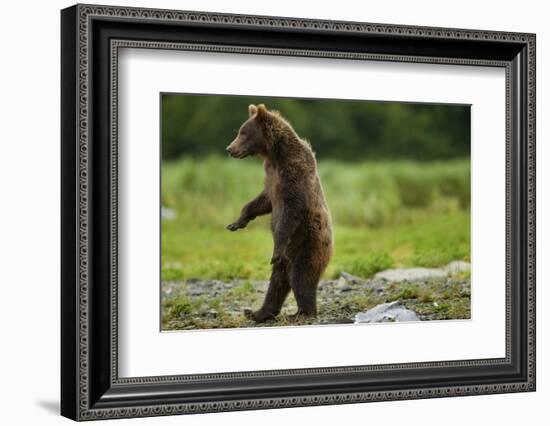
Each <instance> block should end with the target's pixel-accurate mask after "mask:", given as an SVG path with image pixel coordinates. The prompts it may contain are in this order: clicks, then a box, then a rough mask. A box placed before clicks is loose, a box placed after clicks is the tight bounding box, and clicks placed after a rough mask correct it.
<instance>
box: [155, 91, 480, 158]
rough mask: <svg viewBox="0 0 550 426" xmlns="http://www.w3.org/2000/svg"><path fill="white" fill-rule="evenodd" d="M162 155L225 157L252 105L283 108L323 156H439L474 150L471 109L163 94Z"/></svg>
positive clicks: (297, 130)
mask: <svg viewBox="0 0 550 426" xmlns="http://www.w3.org/2000/svg"><path fill="white" fill-rule="evenodd" d="M161 102H162V113H161V119H162V157H163V159H164V160H172V159H175V158H178V157H180V156H183V155H186V156H192V157H201V156H206V155H211V154H220V155H224V154H225V151H224V149H225V147H226V146H227V145H228V144H229V143H230V142H231V141H232V140H233V139H234V137H235V136H236V134H237V131H238V129H239V127H240V125H241V124H242V123H243V122H244V121H245V120H246V119H247V117H248V111H247V107H248V105H249V104H259V103H264V104H265V105H266V106H267V108H268V109H276V110H279V111H280V112H281V113H282V115H283V116H284V117H286V118H287V119H288V120H289V121H290V123H291V124H292V126H293V127H294V129H295V130H296V132H297V133H298V135H299V136H300V137H302V138H305V139H307V140H309V141H310V143H311V144H312V146H313V149H314V150H315V152H316V154H317V158H318V159H328V158H330V159H338V160H344V161H354V160H362V161H364V160H379V159H410V160H420V161H425V160H441V159H450V158H466V157H469V155H470V107H469V106H465V105H441V104H417V103H403V102H373V101H349V100H348V101H344V100H319V99H315V100H309V99H289V98H271V97H251V96H213V95H181V94H163V95H162V101H161Z"/></svg>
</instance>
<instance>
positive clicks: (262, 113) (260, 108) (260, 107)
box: [256, 104, 267, 119]
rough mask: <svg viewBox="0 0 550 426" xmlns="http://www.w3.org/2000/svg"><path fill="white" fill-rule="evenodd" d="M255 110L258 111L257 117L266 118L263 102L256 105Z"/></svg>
mask: <svg viewBox="0 0 550 426" xmlns="http://www.w3.org/2000/svg"><path fill="white" fill-rule="evenodd" d="M256 110H257V113H258V118H260V119H264V118H267V108H266V107H265V105H264V104H260V105H258V108H256Z"/></svg>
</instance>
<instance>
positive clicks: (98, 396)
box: [62, 5, 535, 420]
mask: <svg viewBox="0 0 550 426" xmlns="http://www.w3.org/2000/svg"><path fill="white" fill-rule="evenodd" d="M63 13H64V19H65V20H66V21H65V22H66V23H65V28H66V31H65V32H64V33H63V37H64V40H63V41H62V42H64V43H66V44H63V45H62V46H63V51H64V53H65V55H66V57H67V58H68V59H70V60H74V63H71V64H67V65H64V67H65V69H66V73H71V74H73V77H74V82H73V83H74V87H72V89H65V90H66V92H68V94H69V95H70V94H72V93H73V92H72V91H74V93H75V94H76V95H77V96H76V106H75V103H74V101H73V102H72V103H71V105H64V106H63V111H64V113H65V114H69V112H67V111H66V108H73V109H75V110H76V111H75V112H74V119H75V123H73V124H75V129H74V132H70V131H69V130H67V132H68V136H67V137H65V139H64V141H63V146H64V147H67V146H68V145H70V144H71V145H74V146H73V147H72V149H73V150H74V154H75V156H74V157H73V158H67V159H65V158H64V159H63V164H64V167H65V168H66V171H68V174H70V175H71V176H74V180H75V181H74V182H73V185H74V188H73V187H70V188H67V187H64V189H67V190H74V193H73V194H72V195H73V197H74V199H73V198H72V197H70V196H66V197H65V201H64V202H65V203H66V205H67V207H65V206H64V207H63V209H64V211H65V210H70V209H72V210H70V211H73V210H74V213H75V223H74V230H73V229H72V228H70V229H67V230H66V232H67V233H68V234H69V237H72V238H74V239H75V242H73V244H74V247H73V246H71V247H69V248H67V252H65V251H63V261H64V264H67V263H68V262H75V264H74V265H72V267H73V268H74V272H75V276H74V277H69V278H64V281H63V291H67V292H69V291H72V292H74V294H72V297H71V300H73V298H74V302H75V305H74V306H72V307H70V308H69V307H67V305H68V303H67V301H66V300H62V305H63V306H62V309H63V312H62V314H63V322H64V323H65V322H68V321H72V324H71V326H72V327H75V329H74V330H72V329H70V328H69V329H67V326H66V325H65V324H63V325H62V326H63V330H62V331H63V332H64V333H62V334H63V336H62V337H63V343H62V344H63V346H64V347H63V353H64V356H65V357H67V358H71V359H72V358H74V359H72V363H71V364H70V366H66V365H63V369H64V374H65V376H64V377H63V376H62V384H63V386H64V389H65V390H63V389H62V413H63V414H64V415H66V416H68V417H71V418H73V419H77V420H91V419H101V418H113V417H138V416H151V415H170V414H184V413H199V412H201V413H203V412H213V411H229V410H246V409H261V408H276V407H291V406H308V405H325V404H341V403H352V402H366V401H381V400H399V399H416V398H433V397H442V396H460V395H474V394H487V393H503V392H517V391H533V390H534V389H535V36H534V35H533V34H519V33H510V32H506V33H504V32H495V31H478V30H464V29H447V28H426V27H410V26H401V25H384V24H368V23H356V22H336V21H323V20H307V19H294V18H276V17H263V16H244V15H228V14H212V13H202V12H183V11H167V10H156V9H136V8H121V7H103V6H89V5H77V6H74V7H73V8H70V9H66V10H65V11H64V12H63ZM95 20H105V21H110V22H130V21H131V22H139V23H140V24H143V25H146V24H152V25H155V24H166V23H170V24H178V25H191V26H194V27H196V26H199V27H200V26H201V25H210V26H212V25H214V26H224V27H227V28H232V27H235V28H255V29H258V28H259V29H274V30H278V31H279V30H280V31H286V30H288V31H291V32H294V33H296V32H298V33H299V32H307V31H315V32H317V33H326V34H329V35H330V34H356V35H361V36H363V35H372V36H377V37H386V38H389V39H391V38H393V37H409V38H412V39H414V40H431V39H434V40H447V41H450V42H458V43H460V42H480V43H505V44H506V45H515V46H517V47H518V49H523V50H524V53H523V56H522V58H521V60H520V63H519V64H518V62H517V61H516V62H514V60H513V58H511V59H484V58H461V57H443V56H435V55H433V56H426V55H424V56H414V55H403V54H393V53H365V52H345V51H336V50H333V51H327V50H316V49H297V48H280V47H254V46H242V45H240V46H234V45H216V44H212V43H190V42H186V43H183V42H177V41H150V40H149V41H146V40H139V39H135V40H133V39H131V38H130V39H127V38H125V39H117V38H112V39H109V55H110V63H109V64H107V65H108V67H109V71H110V76H109V81H108V89H109V90H110V95H109V96H110V104H109V106H110V110H109V117H110V126H109V134H110V141H111V143H110V150H109V156H110V165H109V169H110V175H109V176H110V179H109V185H110V191H109V205H110V210H109V214H110V223H109V228H110V238H109V242H108V243H109V256H110V264H109V271H110V272H109V276H110V280H109V286H110V293H109V295H110V298H109V303H110V305H109V308H110V309H109V311H110V314H109V318H103V319H102V321H103V322H104V323H105V324H107V323H108V324H109V330H108V335H109V345H110V359H109V362H108V363H107V362H106V361H105V360H103V361H102V362H101V363H100V367H95V364H94V365H92V363H91V360H90V358H91V357H92V356H93V357H95V356H96V355H92V351H93V348H92V347H91V346H90V344H91V341H93V340H94V339H98V340H102V337H99V338H98V337H96V336H97V335H96V334H94V331H93V330H91V328H92V327H95V325H94V324H95V322H94V321H95V318H96V316H97V315H96V314H95V313H94V314H93V315H90V313H91V308H90V306H91V296H90V290H91V286H92V282H91V277H92V276H93V273H92V271H91V270H92V264H91V262H93V261H94V257H93V256H92V252H93V250H92V248H91V245H92V242H93V240H94V236H93V235H92V233H91V232H92V231H91V228H92V226H91V224H92V220H93V217H92V215H94V214H95V213H94V212H95V211H96V210H95V209H96V208H98V207H95V205H94V204H93V203H94V193H93V191H94V186H95V184H94V182H95V181H94V178H93V177H92V175H93V170H92V169H91V164H92V163H91V161H90V158H91V157H93V154H92V148H91V146H90V144H91V141H92V139H93V137H94V135H93V131H92V130H91V127H92V125H91V121H90V117H91V114H92V109H93V108H94V105H93V104H92V102H93V96H94V90H97V89H96V88H94V86H93V79H92V76H91V73H92V64H91V63H92V56H93V52H92V51H91V50H93V49H97V47H94V45H93V43H92V40H93V35H92V34H91V32H92V24H93V22H94V21H95ZM71 37H73V38H74V40H73V41H72V43H74V44H71V41H70V40H69V39H70V38H71ZM124 47H132V48H155V49H179V50H181V49H183V50H198V51H218V52H219V51H221V52H228V53H239V54H247V53H248V54H250V53H254V54H264V55H297V56H315V57H326V58H338V59H362V60H374V61H380V60H383V61H397V62H419V63H421V62H424V63H445V64H456V65H482V66H496V67H504V68H505V69H506V87H507V92H506V115H507V117H506V123H507V129H506V138H507V141H506V146H507V153H506V163H507V164H506V176H507V178H506V203H507V211H506V228H507V229H506V244H507V247H506V253H507V255H506V281H507V283H506V357H505V358H504V359H484V360H467V361H451V362H435V363H415V364H394V365H382V366H362V367H327V368H321V369H302V370H275V371H267V372H265V371H262V372H246V373H221V374H213V375H193V376H162V377H145V378H125V379H121V378H119V377H118V374H117V371H118V369H117V350H116V347H117V340H118V337H117V333H118V331H117V255H118V253H117V228H118V226H117V209H116V204H117V191H118V189H117V167H116V165H117V155H118V153H117V143H116V141H117V126H116V119H117V84H118V81H117V69H118V49H119V48H124ZM69 62H72V61H69ZM522 64H523V65H522ZM520 66H523V67H524V68H525V70H526V74H525V78H524V79H519V78H516V79H514V78H513V75H515V74H517V72H518V70H517V68H518V67H520ZM517 80H521V81H517ZM522 85H524V86H525V87H520V86H522ZM98 86H99V85H98ZM71 90H72V91H71ZM101 90H104V88H102V89H101ZM518 92H522V94H523V95H522V97H520V98H521V99H519V102H520V104H519V105H518V104H514V102H513V101H514V99H516V98H518ZM69 99H71V97H70V96H67V100H65V98H64V97H63V100H64V104H67V103H69V102H70V101H69ZM521 103H524V104H525V105H522V104H521ZM518 108H519V110H520V112H519V113H520V115H524V117H523V119H522V123H523V124H524V125H525V133H526V140H525V141H523V143H524V145H525V146H524V147H523V148H524V150H525V158H524V159H521V158H518V153H517V152H513V149H512V139H513V138H514V137H515V136H514V135H515V134H516V133H517V132H518V131H520V130H519V129H517V128H513V126H512V115H513V114H514V113H515V114H517V113H518V111H517V109H518ZM64 130H66V129H64ZM69 154H70V153H68V154H67V157H70V155H69ZM75 159H76V160H75ZM518 161H524V162H525V164H524V167H525V176H524V181H523V180H522V176H516V174H520V173H519V172H518V171H517V167H518V166H516V165H515V162H518ZM69 162H75V164H73V163H71V166H68V165H67V164H69ZM520 168H521V166H520ZM64 174H65V171H64ZM514 182H516V183H517V185H518V188H519V191H520V192H522V191H523V192H522V194H520V195H521V196H522V197H523V198H522V197H521V196H520V197H519V198H518V199H514V194H513V190H514V189H513V184H514ZM96 198H97V196H96ZM519 199H521V200H523V201H524V202H525V216H526V217H525V219H524V220H525V222H524V225H525V232H526V234H525V235H523V234H522V235H521V236H520V237H521V238H522V240H523V239H524V240H525V242H526V244H525V258H526V259H525V265H524V266H523V267H525V271H524V274H523V275H521V274H520V275H518V276H514V271H513V265H512V264H511V257H512V249H513V247H512V241H513V239H514V238H517V236H516V237H514V235H515V234H514V232H516V231H514V230H513V229H512V227H513V226H516V227H518V226H520V225H518V224H517V223H515V222H514V221H513V217H512V213H511V212H512V207H513V205H514V202H517V201H518V200H519ZM96 203H97V201H96ZM69 204H70V205H71V206H72V207H69V206H68V205H69ZM516 219H517V218H516ZM516 222H517V220H516ZM64 226H65V225H64ZM67 228H69V227H67ZM72 231H74V232H72ZM65 235H66V234H65ZM62 237H63V236H62ZM62 239H63V242H64V244H65V246H66V247H67V243H65V239H64V238H62ZM518 277H519V279H522V278H523V277H525V283H524V286H525V287H524V288H523V289H522V291H521V295H522V297H524V298H525V300H524V301H523V303H524V305H525V308H526V311H525V321H526V326H525V330H523V331H524V332H525V335H524V336H523V337H524V340H525V347H524V349H525V356H526V359H525V364H524V365H521V366H520V367H521V369H522V373H521V374H520V375H518V377H519V378H520V379H519V380H515V381H510V382H504V383H499V384H495V383H496V382H495V383H484V384H481V383H480V384H475V385H452V386H434V387H426V388H407V387H401V388H398V389H395V390H378V391H354V392H338V393H333V392H332V393H317V394H312V395H299V396H294V395H289V396H280V395H276V396H275V395H274V396H273V397H269V398H232V399H227V400H223V399H218V400H213V401H202V402H172V401H168V400H166V401H164V402H162V401H161V402H156V403H147V402H140V401H138V402H137V403H136V400H135V399H132V398H126V399H124V398H122V399H119V400H118V401H117V398H118V397H119V394H118V393H117V392H120V393H122V394H124V392H123V389H124V388H125V387H128V386H152V387H154V386H160V385H170V384H171V383H178V384H179V383H183V382H189V383H195V382H200V381H215V380H227V379H237V378H238V379H243V378H265V377H278V376H302V377H303V376H304V375H308V374H316V375H321V376H326V375H329V376H330V375H331V374H336V373H337V374H345V373H358V372H372V371H388V370H394V371H395V370H406V369H411V368H413V369H426V368H428V369H429V368H439V369H444V368H450V367H474V366H490V365H495V366H496V365H498V366H503V365H512V364H513V362H512V361H513V360H512V340H513V339H514V338H515V337H514V335H513V333H514V330H513V327H514V323H513V321H514V320H516V318H513V315H514V312H513V310H512V298H513V297H517V296H518V294H517V289H516V290H514V289H513V288H512V281H513V280H514V279H518ZM514 292H515V293H514ZM513 293H514V294H513ZM102 300H103V299H102ZM516 315H517V314H516ZM69 331H75V333H76V335H71V336H69V334H71V333H69ZM516 331H517V330H516ZM522 350H523V346H522ZM75 353H76V354H77V356H76V357H74V354H75ZM107 364H108V366H107ZM106 366H107V371H108V375H107V376H108V378H107V377H103V378H102V379H101V380H100V381H99V382H100V383H99V384H92V382H93V380H94V379H93V377H92V375H94V374H100V375H101V376H104V375H105V372H104V367H106ZM69 369H70V371H69ZM105 389H109V392H111V390H113V395H114V396H112V397H111V396H109V392H106V391H105ZM71 392H73V393H74V394H75V396H74V398H73V397H70V396H69V393H71ZM102 395H104V396H107V398H104V396H102Z"/></svg>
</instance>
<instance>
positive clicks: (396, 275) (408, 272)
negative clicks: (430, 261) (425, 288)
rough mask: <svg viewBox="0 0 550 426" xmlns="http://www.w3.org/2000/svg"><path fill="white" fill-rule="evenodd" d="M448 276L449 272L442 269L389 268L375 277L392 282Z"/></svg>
mask: <svg viewBox="0 0 550 426" xmlns="http://www.w3.org/2000/svg"><path fill="white" fill-rule="evenodd" d="M446 277H447V272H446V271H444V270H442V269H431V268H403V269H388V270H386V271H382V272H378V273H377V274H376V275H375V276H374V278H376V279H383V280H386V281H392V282H401V281H409V282H412V281H425V280H430V279H443V278H446Z"/></svg>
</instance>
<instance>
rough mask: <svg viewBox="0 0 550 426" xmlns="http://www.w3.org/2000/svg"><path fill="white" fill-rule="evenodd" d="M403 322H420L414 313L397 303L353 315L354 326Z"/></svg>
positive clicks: (381, 305) (378, 306)
mask: <svg viewBox="0 0 550 426" xmlns="http://www.w3.org/2000/svg"><path fill="white" fill-rule="evenodd" d="M405 321H420V318H418V316H417V315H416V313H415V312H414V311H411V310H410V309H407V308H405V307H404V306H403V305H402V304H401V302H399V301H395V302H390V303H382V304H380V305H377V306H375V307H374V308H372V309H369V310H368V311H367V312H360V313H358V314H356V315H355V324H364V323H373V322H405Z"/></svg>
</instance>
